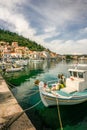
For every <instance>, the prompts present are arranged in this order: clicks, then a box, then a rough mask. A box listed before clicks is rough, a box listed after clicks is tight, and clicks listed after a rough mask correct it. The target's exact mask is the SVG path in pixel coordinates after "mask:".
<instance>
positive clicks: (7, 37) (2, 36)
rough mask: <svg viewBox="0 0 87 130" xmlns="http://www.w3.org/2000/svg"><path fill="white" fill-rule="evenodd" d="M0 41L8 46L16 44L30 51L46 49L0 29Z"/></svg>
mask: <svg viewBox="0 0 87 130" xmlns="http://www.w3.org/2000/svg"><path fill="white" fill-rule="evenodd" d="M0 41H5V42H9V43H10V44H11V43H12V42H18V45H19V46H26V47H28V48H29V49H30V50H32V51H43V50H45V49H46V48H44V47H43V46H41V45H39V44H37V43H36V42H35V41H31V40H30V39H28V38H24V37H23V36H20V35H18V34H16V33H13V32H10V31H7V30H2V29H0Z"/></svg>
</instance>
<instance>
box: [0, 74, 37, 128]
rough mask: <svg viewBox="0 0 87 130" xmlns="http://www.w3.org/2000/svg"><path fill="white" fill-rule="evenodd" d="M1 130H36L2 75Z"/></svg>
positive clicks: (0, 91) (0, 90) (0, 100)
mask: <svg viewBox="0 0 87 130" xmlns="http://www.w3.org/2000/svg"><path fill="white" fill-rule="evenodd" d="M20 115H21V116H20ZM0 130H36V129H35V127H34V126H33V124H32V123H31V121H30V119H29V118H28V117H27V115H26V114H25V113H23V109H22V108H21V107H20V105H19V104H18V102H17V100H16V99H15V97H14V96H13V94H12V92H11V91H10V89H9V88H8V85H7V84H6V82H5V80H4V79H3V77H2V76H1V75H0Z"/></svg>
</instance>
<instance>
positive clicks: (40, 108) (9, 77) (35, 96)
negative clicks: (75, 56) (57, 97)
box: [4, 61, 87, 130]
mask: <svg viewBox="0 0 87 130" xmlns="http://www.w3.org/2000/svg"><path fill="white" fill-rule="evenodd" d="M72 63H73V64H74V63H75V64H76V63H77V61H68V62H66V61H61V62H56V61H40V62H39V61H38V62H35V61H32V62H29V64H28V66H26V67H25V68H24V70H23V71H21V72H15V73H6V74H5V75H4V78H5V80H6V82H7V84H9V86H10V89H11V91H12V93H13V94H14V96H15V97H16V99H17V101H18V103H19V104H20V106H21V107H22V108H23V109H24V110H25V109H27V108H28V110H27V111H26V114H27V115H28V117H29V118H30V120H31V122H32V123H33V124H34V126H35V127H36V129H37V130H61V128H60V124H59V117H58V110H57V106H53V107H48V108H46V107H45V106H44V105H43V103H42V102H41V99H40V95H39V89H38V86H35V85H34V82H35V80H37V79H38V80H40V81H45V82H47V81H50V80H56V79H57V75H58V74H59V73H63V74H64V75H65V77H67V76H68V75H69V73H68V71H67V69H68V68H69V65H70V64H72ZM79 63H87V61H79ZM59 109H60V115H61V121H62V125H63V130H87V102H84V103H82V104H78V105H72V106H59Z"/></svg>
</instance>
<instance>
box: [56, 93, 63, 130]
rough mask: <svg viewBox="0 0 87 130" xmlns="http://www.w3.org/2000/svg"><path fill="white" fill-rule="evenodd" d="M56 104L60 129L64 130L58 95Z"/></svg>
mask: <svg viewBox="0 0 87 130" xmlns="http://www.w3.org/2000/svg"><path fill="white" fill-rule="evenodd" d="M56 102H57V111H58V117H59V123H60V128H61V130H63V125H62V120H61V115H60V108H59V101H58V97H57V95H56Z"/></svg>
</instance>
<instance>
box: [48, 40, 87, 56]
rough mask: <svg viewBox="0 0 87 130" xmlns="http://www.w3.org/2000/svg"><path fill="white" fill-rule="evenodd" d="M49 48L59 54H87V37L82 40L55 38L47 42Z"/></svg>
mask: <svg viewBox="0 0 87 130" xmlns="http://www.w3.org/2000/svg"><path fill="white" fill-rule="evenodd" d="M47 45H48V46H47V47H48V48H50V49H51V50H52V51H54V52H56V53H59V54H74V53H78V54H82V53H83V54H87V39H82V40H76V41H74V40H68V41H64V40H54V41H52V42H51V43H48V44H47Z"/></svg>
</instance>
